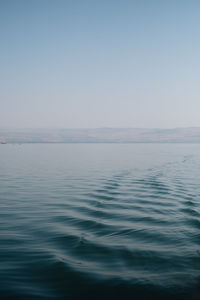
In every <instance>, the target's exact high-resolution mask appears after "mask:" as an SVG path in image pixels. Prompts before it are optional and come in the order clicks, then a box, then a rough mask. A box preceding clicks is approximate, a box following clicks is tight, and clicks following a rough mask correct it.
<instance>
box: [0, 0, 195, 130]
mask: <svg viewBox="0 0 200 300" xmlns="http://www.w3.org/2000/svg"><path fill="white" fill-rule="evenodd" d="M0 41H1V48H0V53H1V55H0V127H1V128H3V127H18V128H20V127H28V128H29V127H32V128H35V127H37V128H38V127H57V128H59V127H62V128H63V127H65V128H72V127H74V128H87V127H88V128H91V127H148V128H149V127H161V128H166V127H169V128H171V127H187V126H200V1H199V0H196V1H195V0H187V1H186V0H157V1H156V0H137V1H134V0H130V1H129V0H106V1H104V0H101V1H99V0H91V1H88V0H69V1H68V0H24V1H22V0H0Z"/></svg>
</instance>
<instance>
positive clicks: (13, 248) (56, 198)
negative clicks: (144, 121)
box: [0, 144, 200, 300]
mask: <svg viewBox="0 0 200 300" xmlns="http://www.w3.org/2000/svg"><path fill="white" fill-rule="evenodd" d="M199 150H200V145H183V144H182V145H175V144H174V145H164V144H163V145H156V144H154V145H150V144H132V145H117V144H113V145H103V144H102V145H90V144H88V145H87V144H86V145H80V144H79V145H78V144H77V145H69V144H65V145H42V144H41V145H21V146H18V147H17V146H13V145H4V147H1V148H0V165H1V168H0V257H1V262H0V294H1V296H0V297H2V299H20V300H21V299H102V298H105V299H123V298H125V299H139V298H141V299H169V298H170V299H199V275H200V247H199V240H200V239H199V238H200V218H199V216H200V200H199V197H200V185H199V175H200V174H199V173H200V168H199V167H200V151H199Z"/></svg>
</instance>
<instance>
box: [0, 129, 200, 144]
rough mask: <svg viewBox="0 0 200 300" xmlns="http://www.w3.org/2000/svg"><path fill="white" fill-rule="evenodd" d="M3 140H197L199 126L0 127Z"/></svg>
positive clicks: (196, 141)
mask: <svg viewBox="0 0 200 300" xmlns="http://www.w3.org/2000/svg"><path fill="white" fill-rule="evenodd" d="M0 141H6V143H200V127H188V128H174V129H159V128H157V129H156V128H153V129H145V128H94V129H13V130H12V129H0Z"/></svg>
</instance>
